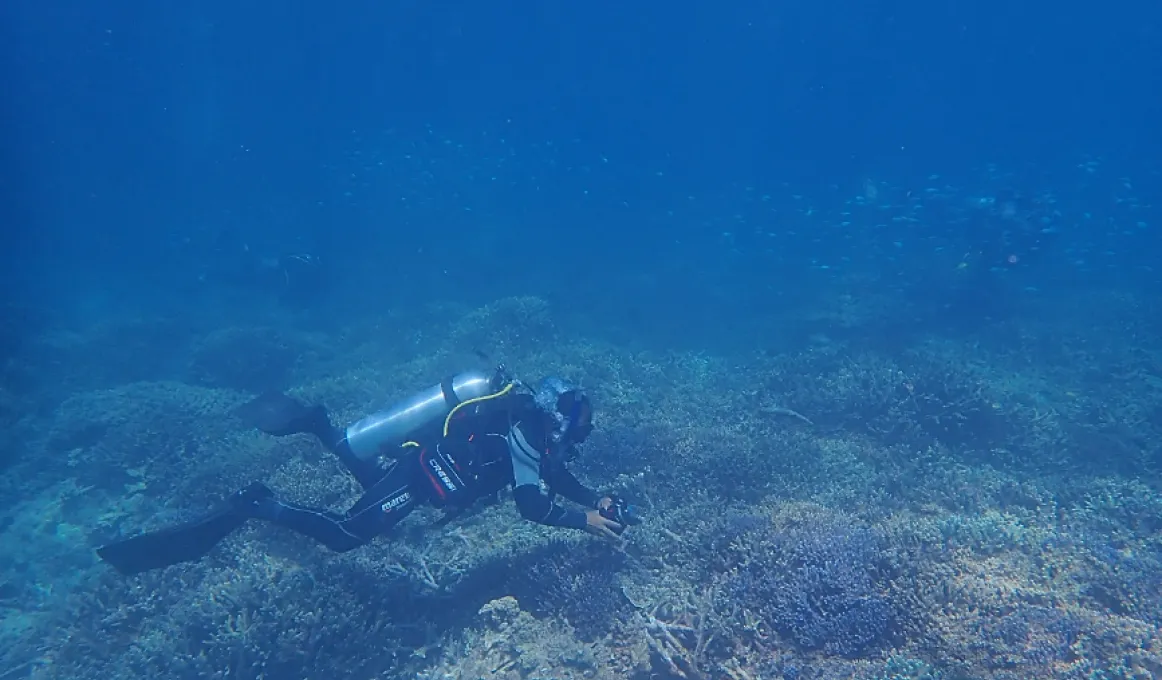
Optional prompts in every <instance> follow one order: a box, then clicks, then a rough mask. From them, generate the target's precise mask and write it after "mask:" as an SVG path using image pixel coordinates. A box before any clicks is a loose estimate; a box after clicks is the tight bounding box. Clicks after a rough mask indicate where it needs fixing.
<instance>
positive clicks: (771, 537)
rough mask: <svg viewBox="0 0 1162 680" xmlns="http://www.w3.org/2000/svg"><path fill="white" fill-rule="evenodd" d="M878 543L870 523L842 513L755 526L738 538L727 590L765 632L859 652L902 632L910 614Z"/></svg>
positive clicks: (841, 651)
mask: <svg viewBox="0 0 1162 680" xmlns="http://www.w3.org/2000/svg"><path fill="white" fill-rule="evenodd" d="M878 551H879V543H878V541H877V539H876V537H875V536H874V535H873V534H872V533H871V532H870V530H869V529H868V528H867V527H863V526H860V525H859V524H857V523H852V522H850V521H844V520H842V519H841V518H839V517H827V516H808V517H805V518H804V520H803V521H802V522H796V523H793V524H789V525H787V526H783V527H763V528H760V529H757V530H752V531H748V532H745V533H743V534H741V535H740V536H739V538H738V539H736V540H735V541H734V543H733V545H732V550H731V552H732V553H733V554H732V555H731V557H730V558H728V559H729V561H731V562H734V564H733V565H732V571H731V573H730V575H729V577H728V578H727V582H726V583H727V585H726V593H727V594H728V595H729V596H730V597H731V599H732V601H733V602H734V603H736V604H737V606H738V607H740V608H741V610H742V611H744V612H746V613H748V614H749V616H752V617H754V620H755V621H756V623H758V628H757V629H756V634H757V635H760V636H761V635H762V634H763V632H764V631H770V632H774V633H778V634H779V635H781V636H784V637H786V638H787V639H789V640H792V641H794V642H795V643H796V644H798V645H799V646H800V647H802V648H804V649H823V650H825V651H827V652H828V653H832V654H839V655H843V656H858V655H860V654H862V653H864V652H866V651H867V650H869V649H874V648H876V647H880V646H883V645H885V644H888V643H890V642H891V641H892V640H893V639H895V638H896V637H897V636H898V635H899V634H900V631H901V628H902V626H903V619H904V618H905V617H906V616H907V615H908V612H907V611H906V610H904V608H903V607H901V605H900V604H899V603H897V602H894V601H893V600H892V599H891V597H890V594H889V592H888V591H887V590H886V589H885V584H884V583H883V582H882V581H883V576H882V575H881V574H880V572H879V566H878V564H877V561H878Z"/></svg>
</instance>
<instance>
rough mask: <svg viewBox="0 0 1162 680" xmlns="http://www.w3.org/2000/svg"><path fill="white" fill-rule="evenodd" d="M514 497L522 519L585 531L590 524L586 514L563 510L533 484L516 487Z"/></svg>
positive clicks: (513, 492) (513, 491)
mask: <svg viewBox="0 0 1162 680" xmlns="http://www.w3.org/2000/svg"><path fill="white" fill-rule="evenodd" d="M512 497H513V500H514V501H516V507H517V509H518V510H520V514H521V517H524V518H525V519H527V520H529V521H532V522H537V523H538V524H547V525H549V526H555V527H570V528H572V529H584V528H585V526H586V525H587V524H588V519H587V518H586V517H585V513H583V512H581V511H579V510H566V509H565V508H562V507H561V506H559V505H557V504H556V503H554V502H553V501H552V499H550V498H549V497H548V496H546V495H545V494H543V493H541V490H540V489H539V488H538V487H537V486H535V485H533V484H523V485H521V486H518V487H516V488H515V489H513V490H512Z"/></svg>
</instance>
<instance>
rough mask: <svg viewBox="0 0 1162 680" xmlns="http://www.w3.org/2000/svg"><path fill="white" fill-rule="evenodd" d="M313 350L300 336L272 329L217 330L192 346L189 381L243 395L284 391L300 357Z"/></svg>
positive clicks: (305, 339)
mask: <svg viewBox="0 0 1162 680" xmlns="http://www.w3.org/2000/svg"><path fill="white" fill-rule="evenodd" d="M313 349H314V348H313V347H312V345H311V343H310V342H309V341H308V340H307V338H305V337H304V336H302V335H300V334H289V333H285V332H283V331H280V330H278V329H275V328H269V327H256V328H226V329H222V330H217V331H214V332H212V333H210V334H208V335H206V336H205V337H204V338H201V339H200V340H199V341H198V342H196V343H194V345H193V347H192V349H191V352H190V364H189V379H190V381H191V382H193V383H194V384H197V385H203V386H206V387H225V388H229V389H234V390H240V391H243V392H263V391H267V390H279V389H284V388H286V387H287V386H289V384H290V381H291V377H292V372H293V371H294V369H295V368H296V366H298V364H299V362H300V361H301V360H302V359H303V356H304V355H305V354H307V353H308V352H310V351H312V350H313Z"/></svg>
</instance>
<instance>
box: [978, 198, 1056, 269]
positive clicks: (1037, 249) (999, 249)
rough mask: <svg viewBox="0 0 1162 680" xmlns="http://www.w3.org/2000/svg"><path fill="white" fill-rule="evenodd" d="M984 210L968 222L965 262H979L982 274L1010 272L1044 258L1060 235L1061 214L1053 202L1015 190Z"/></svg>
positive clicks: (988, 202)
mask: <svg viewBox="0 0 1162 680" xmlns="http://www.w3.org/2000/svg"><path fill="white" fill-rule="evenodd" d="M981 207H982V208H983V211H981V212H980V213H979V214H978V215H977V216H976V219H974V220H971V221H970V222H969V230H968V234H967V236H968V247H969V252H968V253H967V254H966V259H965V262H967V261H968V260H969V259H970V258H971V259H972V260H975V261H976V268H977V270H979V271H982V272H988V271H998V270H1002V269H1011V268H1013V267H1017V266H1021V265H1025V264H1028V263H1029V262H1031V261H1032V260H1033V259H1035V258H1037V257H1039V256H1040V255H1042V254H1043V253H1044V252H1045V251H1046V250H1047V249H1048V247H1049V246H1050V245H1051V242H1052V241H1053V240H1054V238H1055V237H1056V235H1057V233H1058V232H1057V229H1056V227H1055V224H1056V222H1057V221H1058V220H1059V219H1060V217H1061V215H1060V213H1058V212H1057V211H1056V210H1055V209H1054V208H1053V206H1052V203H1051V202H1047V201H1045V200H1041V199H1038V198H1035V197H1030V196H1028V195H1025V194H1022V193H1020V192H1017V191H1013V190H1006V191H1001V192H999V193H998V194H997V196H996V197H995V198H991V199H987V200H984V201H982V202H981Z"/></svg>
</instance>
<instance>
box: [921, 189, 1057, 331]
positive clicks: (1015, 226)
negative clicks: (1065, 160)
mask: <svg viewBox="0 0 1162 680" xmlns="http://www.w3.org/2000/svg"><path fill="white" fill-rule="evenodd" d="M1060 217H1061V216H1060V213H1058V212H1057V211H1056V209H1055V208H1054V206H1053V203H1052V201H1050V200H1045V199H1041V198H1037V197H1030V196H1028V195H1025V194H1022V193H1019V192H1016V191H1002V192H999V193H998V194H997V195H996V196H995V197H990V198H987V199H983V200H979V201H975V202H974V204H973V210H972V211H971V212H970V213H969V214H968V215H967V219H966V220H964V223H963V224H964V231H963V232H962V233H961V234H960V236H959V239H958V240H959V241H960V244H959V245H960V247H961V248H962V249H963V250H962V252H963V255H962V256H961V257H960V260H959V262H958V263H957V264H956V266H955V269H954V271H953V272H952V276H951V278H948V277H943V278H942V279H941V281H940V282H939V283H938V284H937V285H931V284H930V283H929V282H927V281H925V286H924V291H923V292H922V293H921V296H922V299H925V300H929V301H931V302H932V303H934V304H935V305H936V309H935V310H934V311H935V312H936V313H937V315H938V316H937V318H938V319H939V320H940V323H946V324H951V325H952V326H954V327H957V328H979V327H980V326H981V325H982V324H984V323H987V322H991V321H998V320H1002V319H1005V318H1009V317H1011V316H1013V315H1014V314H1016V313H1019V311H1020V309H1021V302H1020V296H1018V295H1016V293H1017V292H1019V291H1020V290H1021V286H1020V284H1019V282H1020V281H1021V280H1022V279H1026V278H1028V277H1029V276H1031V275H1032V272H1031V266H1032V265H1033V263H1034V262H1037V261H1039V260H1041V259H1042V256H1044V255H1045V254H1046V253H1047V252H1048V251H1049V250H1050V249H1051V247H1052V246H1053V244H1054V241H1055V240H1056V238H1057V236H1058V235H1059V234H1058V229H1057V225H1058V223H1059V221H1060Z"/></svg>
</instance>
